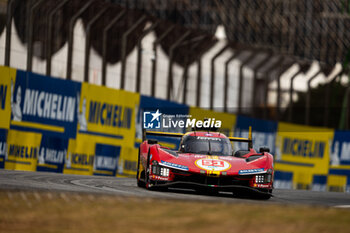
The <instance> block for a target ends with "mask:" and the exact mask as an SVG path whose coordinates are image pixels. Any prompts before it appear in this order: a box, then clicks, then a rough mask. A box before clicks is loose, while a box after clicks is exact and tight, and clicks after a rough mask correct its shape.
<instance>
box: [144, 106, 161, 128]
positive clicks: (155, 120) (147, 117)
mask: <svg viewBox="0 0 350 233" xmlns="http://www.w3.org/2000/svg"><path fill="white" fill-rule="evenodd" d="M161 115H162V113H160V112H159V109H157V111H156V112H144V113H143V128H145V129H159V128H160V118H159V117H160V116H161Z"/></svg>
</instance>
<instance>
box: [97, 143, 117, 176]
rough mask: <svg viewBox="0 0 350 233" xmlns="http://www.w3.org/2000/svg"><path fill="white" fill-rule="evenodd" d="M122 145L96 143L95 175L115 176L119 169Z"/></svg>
mask: <svg viewBox="0 0 350 233" xmlns="http://www.w3.org/2000/svg"><path fill="white" fill-rule="evenodd" d="M120 150H121V147H120V146H113V145H105V144H99V143H97V144H96V151H95V161H94V175H105V176H115V175H116V173H117V170H118V162H119V157H120Z"/></svg>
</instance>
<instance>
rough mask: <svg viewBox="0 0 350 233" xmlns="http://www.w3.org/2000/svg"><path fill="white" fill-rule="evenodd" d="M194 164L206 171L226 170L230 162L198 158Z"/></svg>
mask: <svg viewBox="0 0 350 233" xmlns="http://www.w3.org/2000/svg"><path fill="white" fill-rule="evenodd" d="M195 165H196V166H197V167H199V168H202V169H204V170H207V171H226V170H228V169H230V168H231V164H230V163H228V162H226V161H225V160H221V159H198V160H196V162H195Z"/></svg>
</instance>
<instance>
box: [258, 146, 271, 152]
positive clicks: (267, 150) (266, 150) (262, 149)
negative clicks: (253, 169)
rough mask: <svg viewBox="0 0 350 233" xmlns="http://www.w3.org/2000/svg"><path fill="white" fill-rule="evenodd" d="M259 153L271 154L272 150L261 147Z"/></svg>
mask: <svg viewBox="0 0 350 233" xmlns="http://www.w3.org/2000/svg"><path fill="white" fill-rule="evenodd" d="M259 152H260V153H264V152H267V153H269V152H270V148H268V147H260V149H259Z"/></svg>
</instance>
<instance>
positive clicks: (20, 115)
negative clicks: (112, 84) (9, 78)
mask: <svg viewBox="0 0 350 233" xmlns="http://www.w3.org/2000/svg"><path fill="white" fill-rule="evenodd" d="M80 86H81V84H80V83H78V82H73V81H67V80H63V79H58V78H48V77H46V76H42V75H38V74H34V73H31V72H24V71H20V70H18V71H17V76H16V84H15V86H14V89H13V92H12V93H11V109H12V111H11V112H12V114H11V124H10V128H11V129H15V130H20V131H27V132H38V133H45V134H47V135H51V136H61V137H62V136H64V137H67V138H75V135H76V125H77V111H78V104H77V103H78V100H77V96H79V95H80V94H79V93H80Z"/></svg>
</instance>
